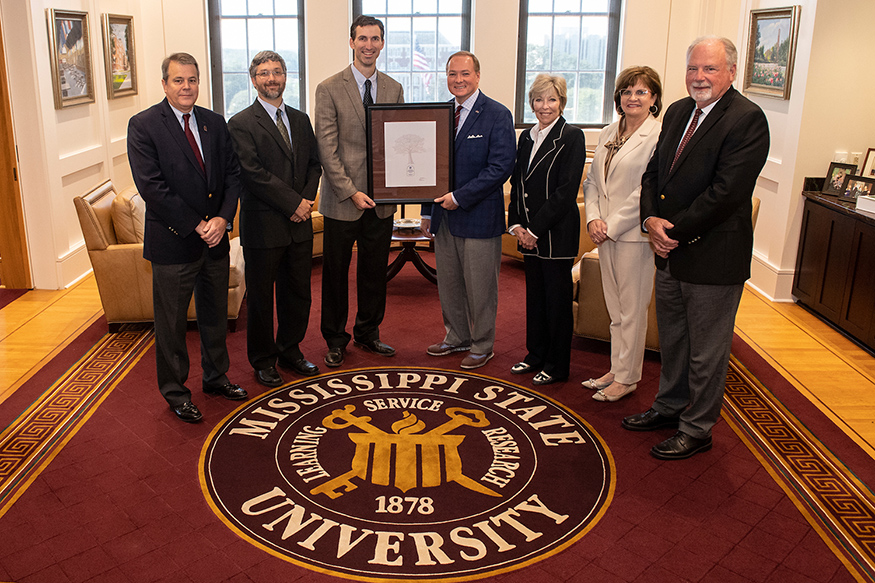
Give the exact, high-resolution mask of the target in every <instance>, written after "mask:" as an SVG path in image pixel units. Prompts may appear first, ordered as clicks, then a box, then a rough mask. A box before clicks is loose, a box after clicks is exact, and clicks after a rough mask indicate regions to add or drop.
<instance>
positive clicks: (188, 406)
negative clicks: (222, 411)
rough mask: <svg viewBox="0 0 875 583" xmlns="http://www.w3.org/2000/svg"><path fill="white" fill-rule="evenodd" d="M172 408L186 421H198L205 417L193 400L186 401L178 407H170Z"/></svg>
mask: <svg viewBox="0 0 875 583" xmlns="http://www.w3.org/2000/svg"><path fill="white" fill-rule="evenodd" d="M170 410H171V411H173V413H174V414H175V415H176V416H177V417H179V418H180V419H181V420H182V421H185V422H186V423H197V422H198V421H200V420H201V419H203V417H204V416H203V415H201V412H200V411H199V410H198V408H197V407H195V406H194V403H192V402H191V401H186V402H185V403H183V404H182V405H177V406H176V407H170Z"/></svg>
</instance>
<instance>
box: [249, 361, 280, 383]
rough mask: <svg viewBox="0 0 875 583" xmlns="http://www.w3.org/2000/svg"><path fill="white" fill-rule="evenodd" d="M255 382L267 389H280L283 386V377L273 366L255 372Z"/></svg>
mask: <svg viewBox="0 0 875 583" xmlns="http://www.w3.org/2000/svg"><path fill="white" fill-rule="evenodd" d="M255 380H257V381H258V382H259V383H261V384H262V385H264V386H265V387H279V386H281V385H282V384H283V377H281V376H280V373H279V372H278V371H277V369H276V367H273V366H269V367H267V368H263V369H261V370H257V371H255Z"/></svg>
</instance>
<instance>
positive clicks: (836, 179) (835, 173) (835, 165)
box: [821, 162, 857, 196]
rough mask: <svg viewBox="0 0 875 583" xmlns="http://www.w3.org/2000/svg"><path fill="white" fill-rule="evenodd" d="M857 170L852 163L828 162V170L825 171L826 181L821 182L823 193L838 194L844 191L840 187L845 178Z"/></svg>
mask: <svg viewBox="0 0 875 583" xmlns="http://www.w3.org/2000/svg"><path fill="white" fill-rule="evenodd" d="M856 172H857V167H856V166H855V165H854V164H843V163H841V162H830V164H829V172H827V173H826V181H824V183H823V190H822V191H821V192H822V193H823V194H831V195H833V196H840V195H841V194H842V193H843V192H844V191H843V190H842V187H843V186H844V185H845V178H847V177H848V176H851V175H853V174H855V173H856Z"/></svg>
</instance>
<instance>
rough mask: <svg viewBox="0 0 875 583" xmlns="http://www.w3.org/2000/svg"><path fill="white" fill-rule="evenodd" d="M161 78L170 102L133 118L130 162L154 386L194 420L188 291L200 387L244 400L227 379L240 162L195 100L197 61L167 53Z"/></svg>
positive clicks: (219, 124) (214, 119)
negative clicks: (151, 315) (147, 285)
mask: <svg viewBox="0 0 875 583" xmlns="http://www.w3.org/2000/svg"><path fill="white" fill-rule="evenodd" d="M161 74H162V80H161V84H162V85H163V87H164V94H165V95H166V97H167V98H166V99H165V100H163V101H162V102H161V103H158V104H157V105H153V106H152V107H150V108H149V109H147V110H145V111H142V112H140V113H138V114H137V115H135V116H134V117H132V118H131V120H130V122H129V123H128V160H129V162H130V165H131V172H132V174H133V177H134V183H135V184H136V185H137V189H138V190H139V193H140V196H142V197H143V200H144V201H145V202H146V224H145V240H144V242H143V256H144V257H145V258H146V259H148V260H149V261H151V262H152V294H153V304H154V312H155V356H156V361H157V368H158V387H159V389H160V390H161V394H162V395H163V396H164V398H165V399H166V400H167V403H168V404H169V405H170V408H171V409H172V410H173V412H174V413H175V414H176V416H177V417H178V418H179V419H181V420H182V421H185V422H187V423H194V422H197V421H200V420H201V417H202V415H201V412H200V411H199V410H198V408H197V407H196V406H195V405H194V404H193V403H192V402H191V391H189V389H188V388H186V386H185V381H186V380H187V379H188V372H189V360H188V350H187V348H186V344H185V334H186V324H187V323H186V312H187V310H188V305H189V302H190V301H191V296H192V293H194V298H195V307H196V309H197V324H198V330H199V332H200V341H201V365H202V368H203V378H202V380H201V384H202V388H203V390H204V392H206V393H218V394H221V395H222V396H224V397H225V398H227V399H232V400H241V399H246V398H247V397H248V395H247V394H246V391H245V390H244V389H242V388H241V387H239V386H238V385H235V384H232V383H231V382H230V381H229V380H228V377H227V376H226V373H227V372H228V368H229V365H230V362H229V358H228V349H227V346H226V344H225V335H226V333H227V326H228V325H227V319H228V273H229V264H230V258H229V255H228V252H229V248H230V247H229V243H228V234H227V227H228V225H229V224H230V222H231V221H232V220H233V218H234V214H235V212H236V210H237V200H238V199H239V198H240V179H239V174H240V167H239V164H238V162H237V156H236V154H235V153H234V148H233V146H232V144H231V136H230V134H229V133H228V128H227V126H226V125H225V120H224V119H223V118H222V116H220V115H217V114H215V113H213V112H212V111H209V110H207V109H204V108H202V107H197V106H195V104H194V103H195V101H196V100H197V97H198V84H199V80H200V75H199V71H198V66H197V61H196V60H195V59H194V57H192V56H191V55H189V54H187V53H175V54H172V55H170V56H169V57H167V58H166V59H164V62H163V63H162V64H161Z"/></svg>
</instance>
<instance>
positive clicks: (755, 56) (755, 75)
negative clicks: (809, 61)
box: [743, 6, 801, 99]
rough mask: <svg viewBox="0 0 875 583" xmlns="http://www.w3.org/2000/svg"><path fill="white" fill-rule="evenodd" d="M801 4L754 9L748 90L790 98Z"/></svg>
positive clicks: (746, 67) (746, 85)
mask: <svg viewBox="0 0 875 583" xmlns="http://www.w3.org/2000/svg"><path fill="white" fill-rule="evenodd" d="M800 11H801V7H800V6H788V7H786V8H769V9H765V10H751V11H750V32H749V33H748V45H747V64H746V66H745V70H744V89H743V91H744V92H745V93H752V94H755V95H764V96H766V97H774V98H777V99H790V87H791V85H792V82H793V65H794V62H795V60H796V39H797V38H798V36H799V13H800Z"/></svg>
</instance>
